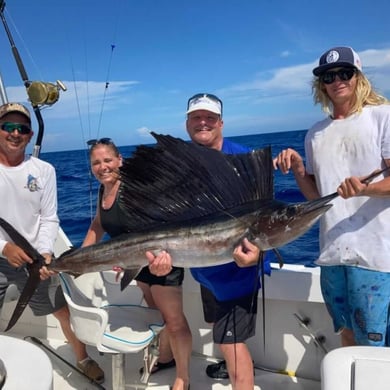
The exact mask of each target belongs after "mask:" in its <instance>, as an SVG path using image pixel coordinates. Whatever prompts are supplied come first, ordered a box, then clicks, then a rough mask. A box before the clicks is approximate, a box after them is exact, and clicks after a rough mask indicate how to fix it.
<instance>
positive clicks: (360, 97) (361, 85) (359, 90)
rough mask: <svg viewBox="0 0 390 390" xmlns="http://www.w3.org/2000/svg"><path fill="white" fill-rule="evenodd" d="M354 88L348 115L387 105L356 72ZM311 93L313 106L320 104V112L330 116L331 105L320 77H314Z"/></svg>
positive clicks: (387, 102) (362, 75)
mask: <svg viewBox="0 0 390 390" xmlns="http://www.w3.org/2000/svg"><path fill="white" fill-rule="evenodd" d="M355 77H356V88H355V96H354V101H353V102H352V104H351V107H350V110H349V113H348V115H351V114H354V113H355V112H361V111H362V109H363V107H364V106H367V105H371V106H379V105H380V104H389V103H390V102H389V100H387V99H386V98H385V97H384V96H382V95H380V94H379V93H377V92H376V91H375V90H374V89H373V87H372V85H371V83H370V81H369V80H368V79H367V77H366V76H365V75H364V74H363V73H362V72H360V71H359V70H356V73H355ZM312 93H313V99H314V104H318V103H319V104H321V107H322V110H323V111H324V112H325V113H326V114H329V115H331V114H332V112H333V104H332V101H331V100H330V98H329V95H328V94H327V93H326V89H325V85H324V83H323V82H322V81H321V77H314V79H313V81H312Z"/></svg>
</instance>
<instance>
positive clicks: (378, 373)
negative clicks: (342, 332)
mask: <svg viewBox="0 0 390 390" xmlns="http://www.w3.org/2000/svg"><path fill="white" fill-rule="evenodd" d="M389 383H390V348H388V347H370V346H355V347H343V348H337V349H334V350H333V351H331V352H329V353H328V354H326V355H325V357H324V359H323V360H322V363H321V390H335V389H337V390H367V389H375V390H388V389H389Z"/></svg>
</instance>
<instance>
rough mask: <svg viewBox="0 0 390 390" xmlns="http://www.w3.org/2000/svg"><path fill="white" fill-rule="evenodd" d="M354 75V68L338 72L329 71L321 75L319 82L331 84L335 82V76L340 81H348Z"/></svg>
mask: <svg viewBox="0 0 390 390" xmlns="http://www.w3.org/2000/svg"><path fill="white" fill-rule="evenodd" d="M355 73H356V69H354V68H343V69H339V70H330V71H328V72H325V73H323V74H322V75H321V76H320V80H321V81H322V82H323V83H324V84H332V83H333V82H334V81H335V80H336V76H337V77H338V78H339V79H340V80H341V81H348V80H351V78H352V77H353V75H354V74H355Z"/></svg>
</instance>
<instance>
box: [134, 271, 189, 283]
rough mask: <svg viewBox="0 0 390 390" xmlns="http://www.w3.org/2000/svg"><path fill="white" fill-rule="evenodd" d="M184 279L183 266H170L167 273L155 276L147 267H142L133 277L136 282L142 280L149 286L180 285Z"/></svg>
mask: <svg viewBox="0 0 390 390" xmlns="http://www.w3.org/2000/svg"><path fill="white" fill-rule="evenodd" d="M183 279H184V268H181V267H172V270H171V272H170V273H169V274H167V275H165V276H156V275H153V274H152V273H151V272H150V271H149V267H148V266H146V267H143V268H142V269H141V271H140V272H139V274H138V275H137V276H136V277H135V280H136V281H138V282H143V283H146V284H148V285H149V286H153V285H159V286H181V285H182V284H183Z"/></svg>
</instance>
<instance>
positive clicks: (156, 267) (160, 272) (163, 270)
mask: <svg viewBox="0 0 390 390" xmlns="http://www.w3.org/2000/svg"><path fill="white" fill-rule="evenodd" d="M146 258H147V259H148V261H149V271H150V273H151V274H153V275H156V276H165V275H168V274H169V273H170V272H171V271H172V258H171V255H170V254H169V253H168V252H166V251H161V252H160V253H159V254H158V255H157V256H155V255H154V253H153V252H150V251H148V252H146Z"/></svg>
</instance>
